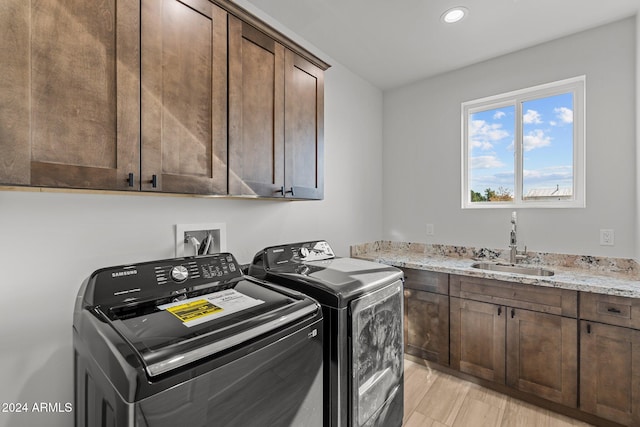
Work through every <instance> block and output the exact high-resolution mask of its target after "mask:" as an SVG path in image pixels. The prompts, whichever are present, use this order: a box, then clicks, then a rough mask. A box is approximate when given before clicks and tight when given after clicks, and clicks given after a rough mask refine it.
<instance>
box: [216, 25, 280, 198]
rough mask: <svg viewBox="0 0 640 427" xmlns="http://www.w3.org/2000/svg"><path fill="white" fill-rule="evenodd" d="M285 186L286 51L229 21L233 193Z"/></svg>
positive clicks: (271, 192) (267, 192)
mask: <svg viewBox="0 0 640 427" xmlns="http://www.w3.org/2000/svg"><path fill="white" fill-rule="evenodd" d="M283 186H284V47H283V46H282V45H281V44H279V43H276V41H275V40H273V39H272V38H270V37H268V36H267V35H265V34H264V33H262V32H260V31H258V30H256V29H255V28H254V27H252V26H251V25H249V24H247V23H245V22H242V21H240V20H239V19H237V18H235V17H230V18H229V193H230V194H231V195H256V196H264V197H277V196H278V194H280V193H279V190H280V189H281V188H282V187H283Z"/></svg>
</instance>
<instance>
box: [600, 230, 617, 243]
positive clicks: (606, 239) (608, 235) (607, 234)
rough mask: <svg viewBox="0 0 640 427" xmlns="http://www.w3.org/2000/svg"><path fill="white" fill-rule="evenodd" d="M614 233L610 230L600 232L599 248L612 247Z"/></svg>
mask: <svg viewBox="0 0 640 427" xmlns="http://www.w3.org/2000/svg"><path fill="white" fill-rule="evenodd" d="M615 237H616V235H615V232H614V231H613V230H611V229H601V230H600V246H613V245H614V244H615Z"/></svg>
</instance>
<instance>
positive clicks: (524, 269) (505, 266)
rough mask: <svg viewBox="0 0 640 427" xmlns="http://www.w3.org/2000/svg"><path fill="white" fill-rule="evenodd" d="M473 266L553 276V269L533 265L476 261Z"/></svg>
mask: <svg viewBox="0 0 640 427" xmlns="http://www.w3.org/2000/svg"><path fill="white" fill-rule="evenodd" d="M471 267H473V268H477V269H479V270H491V271H502V272H505V273H516V274H527V275H529V276H553V271H551V270H547V269H546V268H542V267H532V266H524V265H515V264H505V263H500V262H476V263H475V264H472V265H471Z"/></svg>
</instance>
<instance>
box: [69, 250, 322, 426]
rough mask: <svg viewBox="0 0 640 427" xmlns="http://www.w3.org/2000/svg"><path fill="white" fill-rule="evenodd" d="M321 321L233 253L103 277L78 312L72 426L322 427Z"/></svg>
mask: <svg viewBox="0 0 640 427" xmlns="http://www.w3.org/2000/svg"><path fill="white" fill-rule="evenodd" d="M322 326H323V317H322V310H321V308H320V306H319V304H318V303H317V302H316V301H314V300H313V299H311V298H309V297H307V296H305V295H304V294H302V293H299V292H296V291H293V290H291V289H286V288H283V287H281V286H278V285H275V284H273V283H269V282H267V281H264V280H259V279H256V278H252V277H248V276H245V275H243V273H242V272H241V269H240V266H239V265H238V263H237V261H236V260H235V258H234V257H233V255H231V254H229V253H224V254H214V255H205V256H198V257H190V258H178V259H168V260H161V261H153V262H143V263H137V264H132V265H122V266H116V267H109V268H104V269H100V270H98V271H96V272H94V273H93V274H91V275H90V277H89V278H87V279H86V280H85V281H84V283H83V284H82V286H81V288H80V291H79V293H78V296H77V300H76V304H75V310H74V315H73V348H74V375H75V406H74V408H75V411H74V412H75V424H76V426H86V427H93V426H101V427H102V426H117V427H128V426H145V427H147V426H152V427H164V426H167V427H175V426H189V427H196V426H203V427H204V426H223V427H229V426H238V427H246V426H259V427H264V426H283V427H284V426H305V427H306V426H321V425H323V327H322Z"/></svg>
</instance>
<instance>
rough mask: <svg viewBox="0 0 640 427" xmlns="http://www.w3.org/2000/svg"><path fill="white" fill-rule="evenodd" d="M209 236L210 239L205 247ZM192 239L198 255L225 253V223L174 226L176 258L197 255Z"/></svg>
mask: <svg viewBox="0 0 640 427" xmlns="http://www.w3.org/2000/svg"><path fill="white" fill-rule="evenodd" d="M209 235H210V236H211V239H210V241H209V246H208V247H207V246H206V244H207V241H208V240H209V239H208V236H209ZM192 238H194V239H195V242H197V243H198V249H199V250H200V253H199V254H200V255H205V254H215V253H218V252H226V251H227V225H226V224H225V223H222V222H217V223H208V224H176V258H180V257H185V256H194V255H198V254H196V246H195V245H194V244H193V242H194V240H193V239H192ZM205 249H206V252H205Z"/></svg>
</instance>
